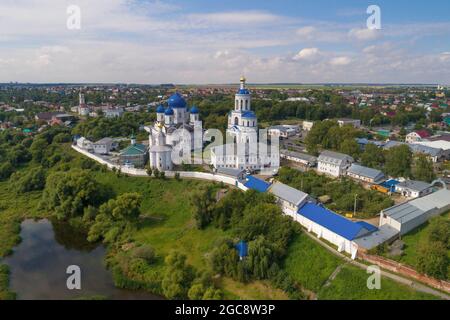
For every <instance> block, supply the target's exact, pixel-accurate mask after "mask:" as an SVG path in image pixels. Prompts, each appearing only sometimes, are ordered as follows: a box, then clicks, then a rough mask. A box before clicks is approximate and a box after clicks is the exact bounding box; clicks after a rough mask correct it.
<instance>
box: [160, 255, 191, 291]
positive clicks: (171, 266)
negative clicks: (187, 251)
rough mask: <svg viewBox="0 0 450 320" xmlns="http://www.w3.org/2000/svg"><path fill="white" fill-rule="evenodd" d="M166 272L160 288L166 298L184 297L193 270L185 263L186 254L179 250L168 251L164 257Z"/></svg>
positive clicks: (189, 284)
mask: <svg viewBox="0 0 450 320" xmlns="http://www.w3.org/2000/svg"><path fill="white" fill-rule="evenodd" d="M165 263H166V265H167V268H166V272H165V273H164V277H163V280H162V284H161V285H162V290H163V293H164V296H166V297H167V298H168V299H185V298H186V297H187V296H188V291H189V288H190V286H191V282H192V280H193V277H194V273H193V270H192V268H191V267H190V266H188V265H187V263H186V256H185V255H184V254H182V253H179V252H176V251H174V252H172V253H170V254H169V255H168V256H167V257H166V259H165Z"/></svg>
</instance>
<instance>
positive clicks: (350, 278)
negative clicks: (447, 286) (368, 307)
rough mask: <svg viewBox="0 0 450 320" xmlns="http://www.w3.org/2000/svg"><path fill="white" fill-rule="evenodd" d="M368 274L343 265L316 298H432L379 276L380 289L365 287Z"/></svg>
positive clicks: (432, 297)
mask: <svg viewBox="0 0 450 320" xmlns="http://www.w3.org/2000/svg"><path fill="white" fill-rule="evenodd" d="M367 277H368V274H367V273H366V272H365V271H364V270H362V269H359V268H356V267H353V266H349V265H345V266H344V267H343V268H342V269H341V271H340V272H339V274H338V275H337V277H336V278H335V279H334V280H333V281H332V282H331V284H330V285H329V286H327V287H323V288H322V289H321V290H320V291H319V293H318V298H319V299H322V300H432V299H436V298H435V297H434V296H432V295H429V294H425V293H420V292H417V291H415V290H414V289H411V288H409V287H407V286H405V285H401V284H398V283H397V282H394V281H392V280H390V279H386V278H383V277H382V278H381V288H380V290H376V289H374V290H369V289H368V288H367Z"/></svg>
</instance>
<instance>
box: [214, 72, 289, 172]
mask: <svg viewBox="0 0 450 320" xmlns="http://www.w3.org/2000/svg"><path fill="white" fill-rule="evenodd" d="M245 82H246V80H245V78H244V77H241V79H240V87H239V90H238V92H237V93H236V95H235V99H234V110H232V111H231V112H230V113H229V115H228V129H227V131H226V134H227V137H226V143H225V144H224V145H220V146H216V147H213V148H211V164H212V165H213V166H214V168H216V169H218V168H234V169H240V170H244V169H247V170H252V171H253V170H261V171H263V170H271V169H272V168H278V167H279V164H280V156H279V148H278V145H273V147H274V148H271V146H270V145H268V144H267V141H263V140H262V139H261V138H260V137H259V136H258V135H259V132H258V119H257V117H256V114H255V113H254V112H253V111H252V110H251V94H250V91H249V90H248V89H247V88H246V85H245ZM264 138H265V139H267V137H264Z"/></svg>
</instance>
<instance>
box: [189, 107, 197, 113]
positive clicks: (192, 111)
mask: <svg viewBox="0 0 450 320" xmlns="http://www.w3.org/2000/svg"><path fill="white" fill-rule="evenodd" d="M189 112H190V113H191V114H197V113H198V112H199V111H198V108H197V107H196V106H192V108H191V110H189Z"/></svg>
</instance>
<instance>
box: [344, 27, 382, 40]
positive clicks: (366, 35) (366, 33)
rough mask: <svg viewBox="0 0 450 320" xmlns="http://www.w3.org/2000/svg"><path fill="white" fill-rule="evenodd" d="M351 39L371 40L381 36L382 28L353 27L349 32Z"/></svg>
mask: <svg viewBox="0 0 450 320" xmlns="http://www.w3.org/2000/svg"><path fill="white" fill-rule="evenodd" d="M348 36H349V37H350V38H351V39H355V40H359V41H370V40H375V39H378V38H379V37H380V30H375V29H351V30H350V31H349V33H348Z"/></svg>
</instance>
